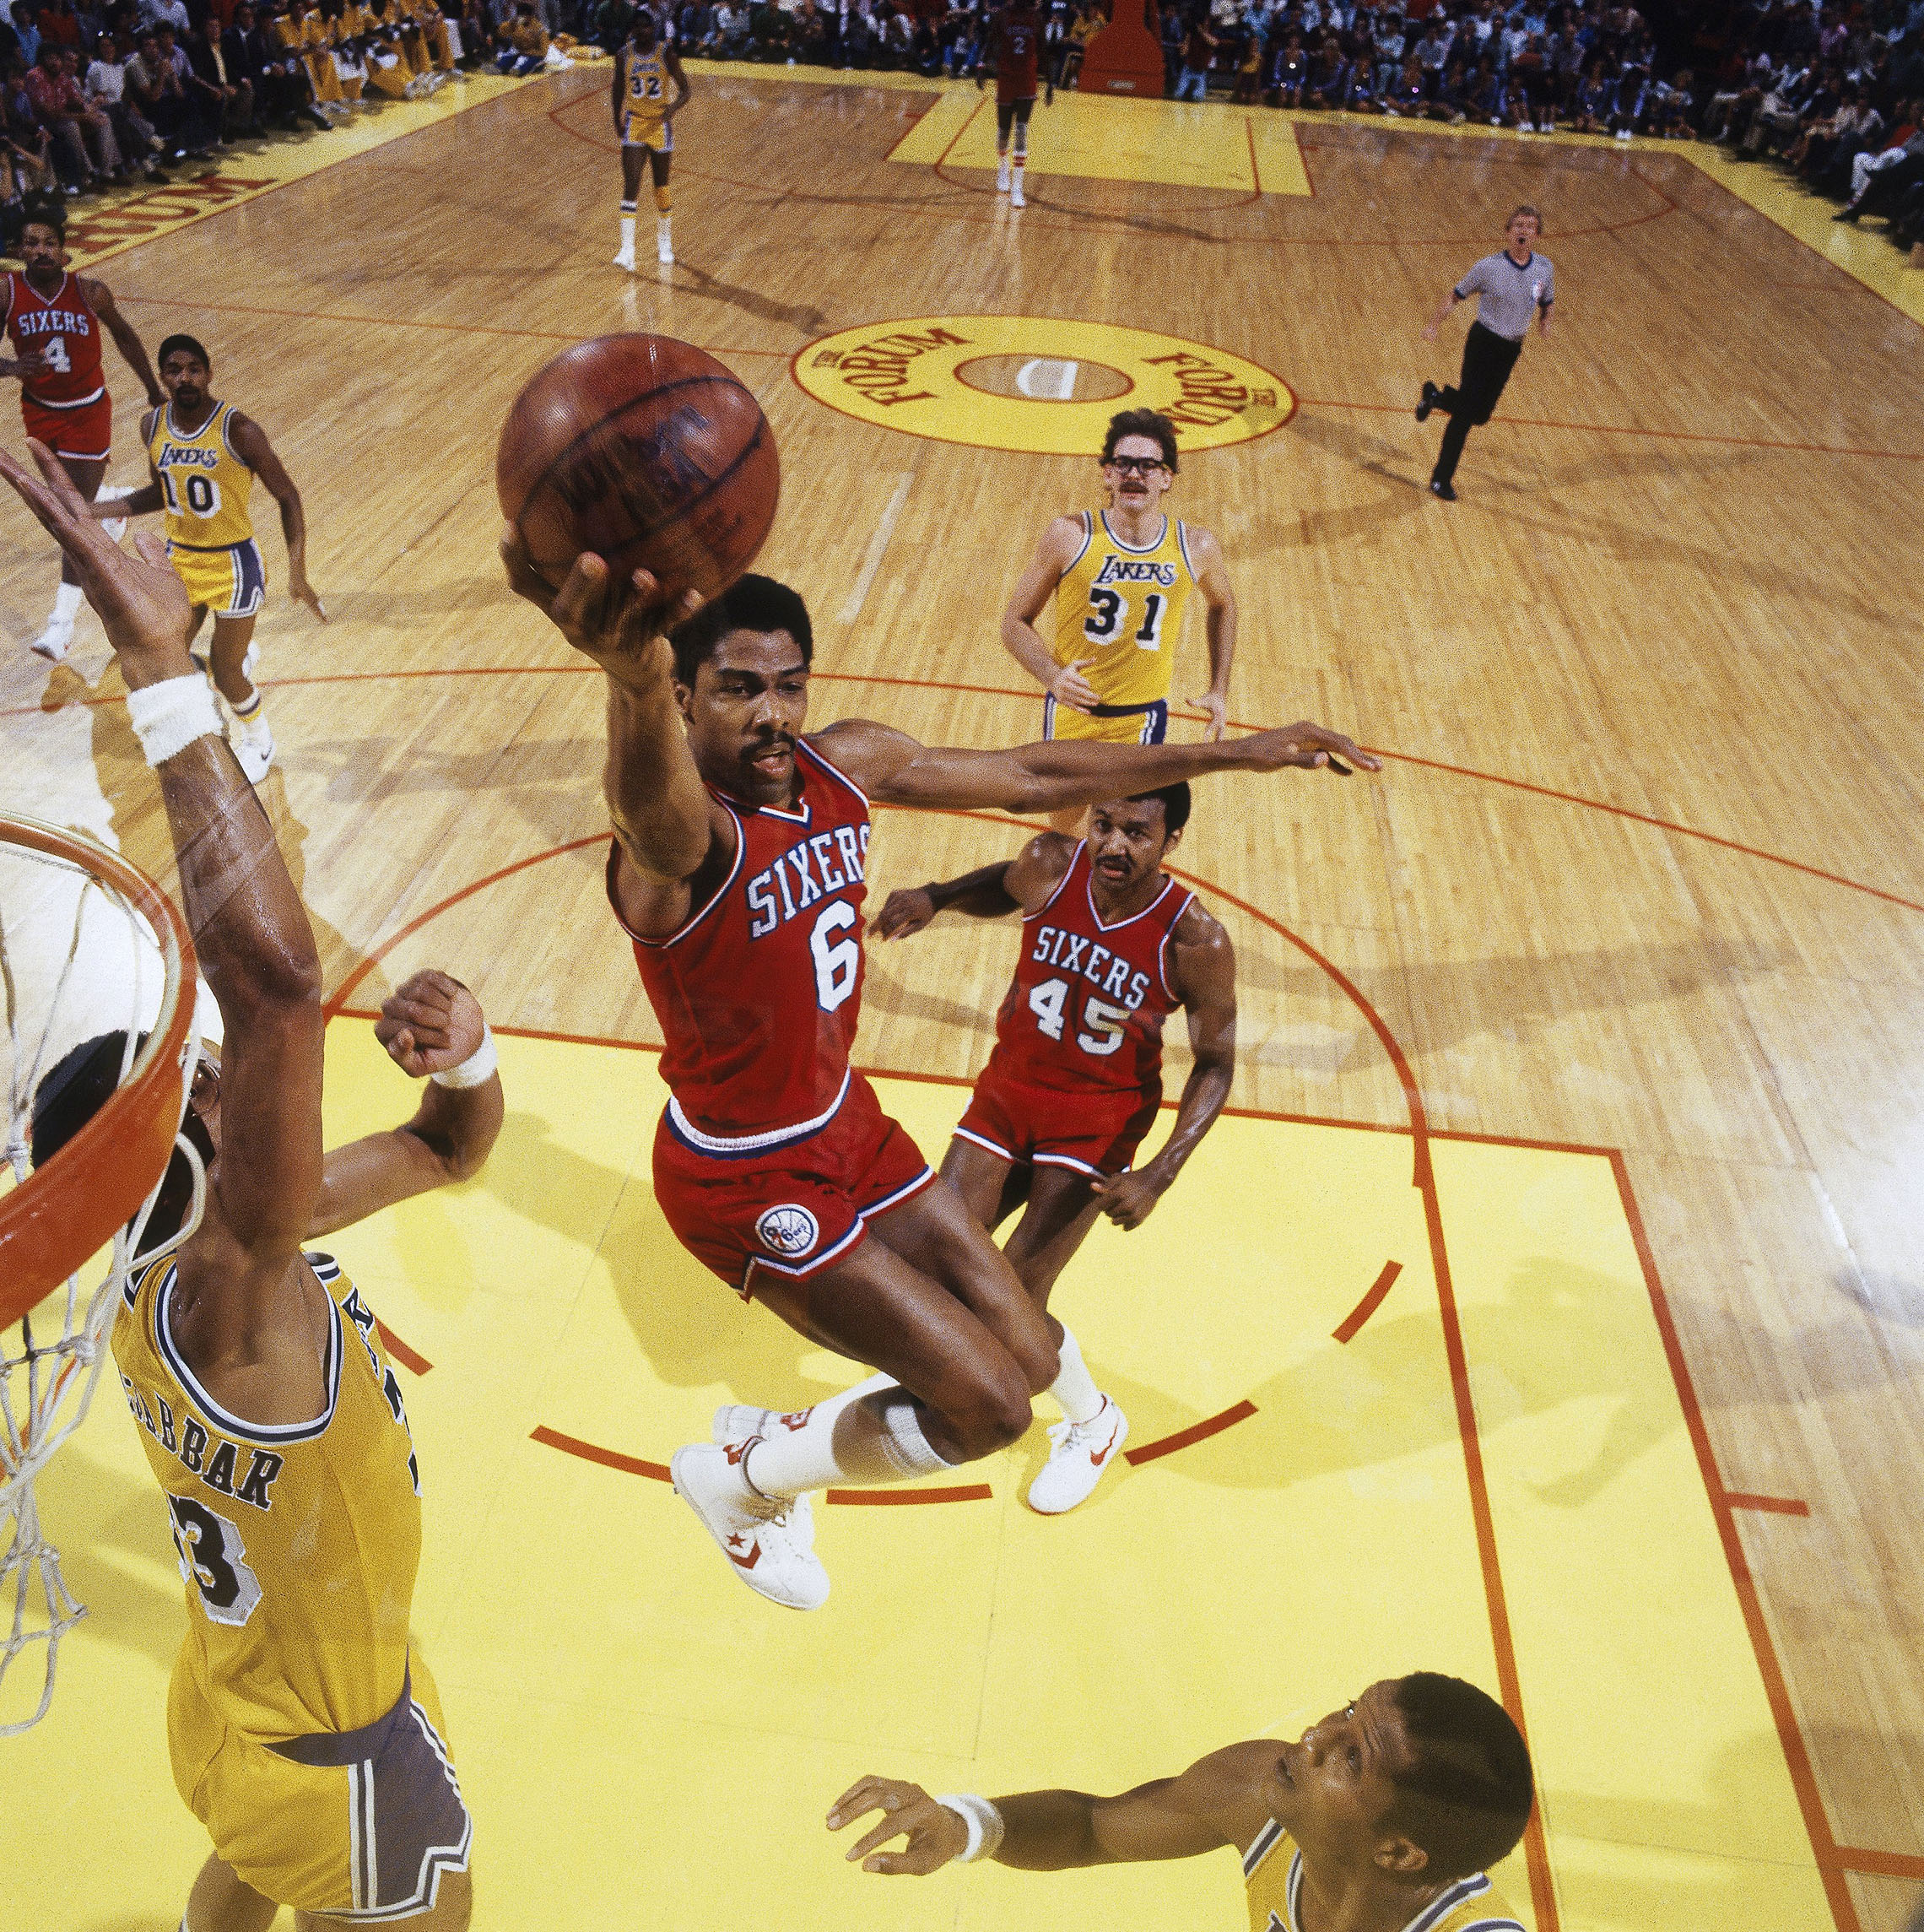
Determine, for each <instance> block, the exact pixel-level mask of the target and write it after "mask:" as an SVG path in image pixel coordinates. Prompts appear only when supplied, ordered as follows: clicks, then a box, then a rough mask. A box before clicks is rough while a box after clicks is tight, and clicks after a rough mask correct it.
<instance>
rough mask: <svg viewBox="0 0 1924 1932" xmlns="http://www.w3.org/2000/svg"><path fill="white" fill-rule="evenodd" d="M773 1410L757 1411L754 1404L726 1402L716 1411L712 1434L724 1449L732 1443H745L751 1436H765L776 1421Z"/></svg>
mask: <svg viewBox="0 0 1924 1932" xmlns="http://www.w3.org/2000/svg"><path fill="white" fill-rule="evenodd" d="M776 1413H777V1412H776V1410H773V1409H757V1408H756V1407H755V1405H754V1404H753V1403H752V1402H724V1403H723V1404H721V1407H720V1408H719V1409H717V1410H716V1411H715V1422H714V1426H713V1428H712V1430H711V1436H712V1437H713V1440H714V1441H715V1442H717V1443H719V1444H720V1446H721V1448H724V1449H725V1448H727V1447H728V1445H729V1444H730V1443H731V1442H747V1441H748V1439H749V1437H751V1436H765V1435H767V1433H768V1429H769V1425H770V1423H771V1422H772V1421H774V1420H775V1418H776Z"/></svg>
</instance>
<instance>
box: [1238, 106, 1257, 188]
mask: <svg viewBox="0 0 1924 1932" xmlns="http://www.w3.org/2000/svg"><path fill="white" fill-rule="evenodd" d="M1243 133H1245V134H1246V136H1248V138H1249V178H1250V180H1251V182H1252V183H1253V184H1254V185H1255V187H1256V192H1257V193H1258V194H1261V193H1262V169H1261V168H1259V167H1258V166H1257V165H1256V123H1255V122H1253V121H1252V120H1251V119H1250V117H1249V116H1248V115H1244V116H1243Z"/></svg>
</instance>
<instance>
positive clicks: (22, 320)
mask: <svg viewBox="0 0 1924 1932" xmlns="http://www.w3.org/2000/svg"><path fill="white" fill-rule="evenodd" d="M7 333H8V335H10V336H11V337H12V338H14V348H15V349H17V350H18V351H19V353H20V354H22V355H31V354H34V352H35V350H36V349H37V350H38V351H39V352H40V354H41V356H42V357H44V358H45V359H46V363H47V372H46V375H44V376H35V378H34V379H33V381H32V382H25V383H23V384H22V385H21V390H20V392H21V395H22V396H23V397H24V398H25V400H27V401H28V402H30V403H39V404H40V406H41V408H42V409H78V408H79V407H80V406H81V405H82V404H83V403H93V402H97V401H98V400H99V399H100V397H101V396H102V395H104V394H105V392H106V382H105V378H104V377H103V376H102V375H101V373H100V318H99V317H97V316H96V315H95V313H94V311H93V310H92V309H90V308H89V306H87V299H86V297H85V296H84V295H82V294H81V293H80V284H79V283H78V281H77V280H75V279H74V278H73V276H72V275H63V276H62V277H61V280H60V287H59V289H58V290H57V291H56V293H55V294H54V295H52V296H51V297H49V296H46V295H41V293H40V292H39V291H38V290H36V289H35V287H34V286H33V284H31V283H30V282H29V281H28V279H27V278H26V275H25V273H24V271H23V270H21V269H19V268H10V269H8V272H7Z"/></svg>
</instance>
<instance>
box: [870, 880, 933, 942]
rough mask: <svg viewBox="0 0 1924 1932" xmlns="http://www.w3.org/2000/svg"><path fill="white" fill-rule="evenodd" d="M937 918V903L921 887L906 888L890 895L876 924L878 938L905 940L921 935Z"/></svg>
mask: <svg viewBox="0 0 1924 1932" xmlns="http://www.w3.org/2000/svg"><path fill="white" fill-rule="evenodd" d="M933 917H935V901H934V900H933V899H932V898H931V897H930V896H928V893H927V890H925V889H924V888H923V887H921V886H920V885H911V886H907V887H904V888H902V889H900V890H896V891H894V892H891V893H890V894H889V901H888V903H887V904H886V905H885V906H883V908H882V912H881V916H880V917H878V919H877V920H876V922H875V931H876V934H877V936H878V938H881V939H907V938H908V937H909V935H910V934H911V933H919V932H920V931H921V929H922V928H923V927H924V926H926V925H927V923H929V921H930V920H931V919H932V918H933Z"/></svg>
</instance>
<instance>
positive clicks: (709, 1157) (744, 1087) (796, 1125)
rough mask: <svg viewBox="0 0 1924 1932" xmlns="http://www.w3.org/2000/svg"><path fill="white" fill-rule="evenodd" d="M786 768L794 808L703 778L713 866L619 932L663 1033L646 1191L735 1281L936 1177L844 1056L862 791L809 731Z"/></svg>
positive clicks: (841, 1248)
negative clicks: (673, 910)
mask: <svg viewBox="0 0 1924 1932" xmlns="http://www.w3.org/2000/svg"><path fill="white" fill-rule="evenodd" d="M795 775H796V777H797V780H798V781H799V782H800V788H799V796H798V797H797V799H796V802H795V807H794V809H792V810H791V811H777V810H776V809H774V808H773V807H772V806H768V805H764V806H762V807H760V808H759V809H754V808H752V807H749V806H745V805H743V804H740V803H739V802H738V800H736V799H733V798H728V797H727V796H725V795H724V794H723V793H720V792H714V793H713V795H714V797H715V798H716V799H718V800H719V801H720V803H721V804H722V805H723V806H724V807H725V808H726V809H727V813H728V814H729V816H730V817H731V818H732V819H733V820H734V821H735V831H736V844H735V863H734V864H733V866H732V869H730V871H729V874H728V876H727V879H724V880H723V881H722V883H721V887H720V889H719V890H717V891H716V893H715V895H714V896H713V897H712V898H711V899H710V900H709V901H708V902H707V904H706V905H705V906H700V907H698V908H697V909H696V910H694V912H691V913H690V914H689V918H688V920H687V923H685V924H684V926H683V927H682V928H681V929H680V931H679V932H678V933H675V934H673V935H672V936H671V937H669V938H667V939H643V938H642V937H641V936H640V934H637V933H635V932H633V931H630V932H629V937H630V939H633V940H634V942H635V963H636V964H637V965H638V966H640V969H641V983H642V985H643V986H644V987H646V988H647V993H648V1001H649V1004H651V1006H652V1007H653V1008H654V1009H655V1017H656V1018H657V1020H660V1021H661V1023H662V1036H663V1039H664V1041H665V1042H666V1043H665V1045H664V1046H663V1047H662V1079H664V1080H666V1081H667V1083H668V1095H669V1098H668V1104H667V1111H666V1112H663V1114H662V1122H661V1125H660V1126H659V1127H658V1128H657V1129H656V1133H655V1198H656V1199H657V1201H659V1202H660V1204H661V1207H662V1213H663V1215H666V1216H667V1222H668V1226H670V1227H672V1228H673V1230H674V1231H675V1235H676V1237H677V1239H678V1240H679V1241H680V1242H681V1244H682V1246H683V1247H685V1248H687V1249H688V1251H689V1253H691V1254H692V1255H694V1257H695V1258H696V1259H697V1260H698V1261H700V1262H702V1263H704V1264H705V1265H706V1266H708V1267H710V1268H711V1269H714V1271H715V1272H716V1274H719V1275H720V1276H721V1279H722V1280H724V1281H727V1282H729V1283H731V1284H732V1285H734V1286H735V1287H736V1288H738V1289H739V1290H740V1291H741V1292H742V1294H743V1295H744V1296H746V1295H747V1294H748V1292H749V1287H750V1285H751V1278H752V1276H753V1274H754V1270H755V1269H756V1268H758V1267H761V1268H770V1269H774V1270H775V1271H776V1273H777V1274H787V1275H792V1276H795V1277H797V1278H800V1277H801V1276H803V1275H807V1274H813V1273H814V1272H815V1270H816V1269H819V1268H821V1267H824V1266H825V1265H826V1264H828V1263H830V1262H831V1261H835V1260H838V1259H839V1258H840V1257H841V1256H843V1255H845V1254H846V1253H849V1251H850V1250H851V1249H852V1248H853V1247H856V1245H857V1243H858V1242H860V1241H861V1240H862V1235H863V1233H864V1232H865V1228H864V1226H863V1224H864V1222H865V1221H866V1220H867V1219H868V1218H869V1217H870V1216H872V1215H879V1214H882V1213H884V1212H885V1211H886V1210H888V1209H889V1208H892V1207H894V1206H897V1205H898V1204H900V1203H901V1202H903V1201H905V1200H907V1199H909V1197H910V1196H911V1194H915V1193H919V1192H920V1191H921V1189H922V1188H926V1187H927V1186H928V1184H929V1183H930V1182H932V1180H934V1178H935V1175H934V1173H933V1172H932V1170H931V1168H930V1167H929V1165H928V1163H927V1161H924V1160H923V1159H922V1157H921V1151H920V1150H918V1149H917V1148H916V1144H915V1142H914V1141H912V1140H911V1139H910V1138H909V1136H908V1135H907V1134H905V1133H904V1132H903V1131H902V1129H901V1128H900V1127H898V1126H897V1125H896V1124H895V1123H894V1121H892V1120H890V1119H889V1118H888V1116H887V1115H886V1114H884V1112H882V1108H881V1104H880V1103H879V1101H877V1099H876V1097H875V1091H874V1089H873V1088H872V1087H871V1086H870V1085H869V1084H868V1082H867V1080H864V1079H863V1078H862V1075H861V1074H857V1073H855V1072H854V1071H852V1070H851V1068H850V1066H849V1063H848V1053H849V1047H850V1045H851V1042H853V1041H854V1038H855V1027H856V1022H857V1020H858V1019H859V1018H860V1017H861V1014H862V901H864V900H865V899H867V896H868V888H867V884H866V883H865V873H866V869H867V857H868V801H867V798H864V797H863V796H862V793H861V792H860V791H859V790H858V789H857V787H855V786H854V785H852V784H851V782H849V781H848V780H847V779H846V778H845V777H843V776H842V775H841V773H840V771H837V770H836V769H835V766H833V765H831V764H830V762H829V761H828V760H827V759H826V758H824V757H823V756H822V755H821V754H820V753H819V751H816V750H813V748H812V747H811V746H810V745H809V744H808V743H807V742H806V741H803V742H801V743H798V744H797V746H796V748H795ZM712 790H713V787H711V791H712ZM615 858H616V851H615V849H614V848H611V849H610V851H609V853H608V886H609V900H610V902H611V903H612V902H613V881H614V865H615ZM615 917H617V918H619V917H620V910H619V906H618V907H617V908H616V912H615ZM625 929H626V928H625V927H624V930H625Z"/></svg>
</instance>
